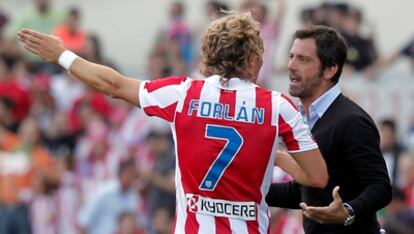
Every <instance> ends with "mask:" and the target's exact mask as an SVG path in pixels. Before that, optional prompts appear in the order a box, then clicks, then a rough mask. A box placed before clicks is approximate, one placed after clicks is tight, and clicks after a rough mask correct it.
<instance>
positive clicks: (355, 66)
mask: <svg viewBox="0 0 414 234" xmlns="http://www.w3.org/2000/svg"><path fill="white" fill-rule="evenodd" d="M363 20H364V19H363V13H362V11H361V10H360V9H358V8H356V7H353V6H348V7H347V8H346V9H344V16H343V18H342V19H341V27H340V29H341V34H342V36H343V37H344V38H345V40H346V42H347V44H348V56H347V61H346V65H348V67H350V68H351V69H352V71H357V72H364V71H365V70H366V69H367V68H369V66H371V65H372V64H373V63H374V62H375V61H376V60H377V58H378V52H377V49H376V47H375V43H374V38H373V35H368V36H364V35H362V33H361V29H360V28H361V24H362V22H363Z"/></svg>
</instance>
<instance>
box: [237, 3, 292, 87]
mask: <svg viewBox="0 0 414 234" xmlns="http://www.w3.org/2000/svg"><path fill="white" fill-rule="evenodd" d="M241 10H242V11H251V13H252V16H253V18H254V19H255V20H256V21H258V22H259V23H260V36H261V37H262V39H263V45H264V49H265V50H264V54H263V65H262V67H261V69H260V72H259V78H258V84H259V85H262V86H264V87H268V86H269V85H270V83H271V80H270V79H271V77H272V74H273V71H274V66H275V55H276V45H277V40H278V38H279V34H280V31H281V26H282V22H283V18H284V12H285V10H286V9H285V1H284V0H277V7H276V16H275V17H274V18H273V19H271V17H270V16H269V12H268V11H269V10H268V7H267V5H265V4H264V3H259V2H256V1H251V0H247V1H245V2H244V3H243V4H242V5H241Z"/></svg>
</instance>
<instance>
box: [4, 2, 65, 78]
mask: <svg viewBox="0 0 414 234" xmlns="http://www.w3.org/2000/svg"><path fill="white" fill-rule="evenodd" d="M52 1H53V0H31V2H33V3H32V5H31V6H30V7H29V8H28V9H25V10H23V11H22V12H21V13H20V14H18V15H17V17H16V18H15V20H14V22H12V25H11V31H12V33H13V35H15V33H16V32H17V31H18V30H20V29H21V28H33V29H36V30H39V31H41V32H44V33H48V34H51V33H52V32H53V29H54V28H55V27H56V26H57V25H59V24H60V23H62V22H63V19H64V14H63V13H62V12H61V11H59V10H57V9H56V8H54V7H53V6H52V3H51V2H52ZM25 58H26V59H28V62H29V64H30V66H33V67H36V68H40V69H41V70H44V71H48V72H52V73H53V72H55V71H56V70H60V69H59V68H57V67H56V66H50V65H48V64H47V63H44V62H43V61H42V60H40V59H39V58H37V57H36V56H33V55H32V54H30V53H25Z"/></svg>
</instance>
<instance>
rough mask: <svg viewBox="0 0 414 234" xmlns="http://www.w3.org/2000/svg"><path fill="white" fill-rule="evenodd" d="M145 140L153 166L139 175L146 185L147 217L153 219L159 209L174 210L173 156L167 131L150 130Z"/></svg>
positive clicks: (169, 134) (141, 171)
mask: <svg viewBox="0 0 414 234" xmlns="http://www.w3.org/2000/svg"><path fill="white" fill-rule="evenodd" d="M146 139H147V144H148V147H149V154H150V155H151V157H152V159H153V160H154V165H153V167H152V168H147V169H144V168H142V169H141V170H140V171H139V175H140V178H141V179H143V180H144V181H145V182H147V183H148V188H147V190H148V207H149V215H150V218H154V217H153V216H154V212H155V210H156V209H157V208H159V207H168V208H169V209H172V210H175V182H174V178H175V175H174V173H175V155H174V148H173V144H172V136H171V133H170V130H169V129H159V130H151V131H150V132H149V134H148V135H147V138H146Z"/></svg>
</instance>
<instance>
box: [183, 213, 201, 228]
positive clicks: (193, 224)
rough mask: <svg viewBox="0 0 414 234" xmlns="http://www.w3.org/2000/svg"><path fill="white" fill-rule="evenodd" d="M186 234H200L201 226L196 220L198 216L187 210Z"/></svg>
mask: <svg viewBox="0 0 414 234" xmlns="http://www.w3.org/2000/svg"><path fill="white" fill-rule="evenodd" d="M184 228H185V233H198V230H199V229H200V224H198V221H197V219H196V214H195V213H193V212H190V211H188V210H187V219H186V220H185V227H184Z"/></svg>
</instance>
